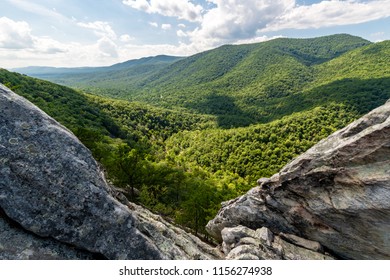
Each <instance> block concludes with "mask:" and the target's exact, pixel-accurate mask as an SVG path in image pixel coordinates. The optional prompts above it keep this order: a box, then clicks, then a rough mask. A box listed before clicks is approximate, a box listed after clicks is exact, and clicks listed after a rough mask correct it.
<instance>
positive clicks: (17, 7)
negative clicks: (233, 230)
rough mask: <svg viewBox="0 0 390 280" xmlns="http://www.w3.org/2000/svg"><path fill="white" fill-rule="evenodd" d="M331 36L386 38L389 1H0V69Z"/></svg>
mask: <svg viewBox="0 0 390 280" xmlns="http://www.w3.org/2000/svg"><path fill="white" fill-rule="evenodd" d="M335 33H349V34H353V35H357V36H361V37H363V38H365V39H368V40H370V41H373V42H376V41H382V40H388V39H390V0H327V1H324V0H1V10H0V67H2V68H14V67H24V66H31V65H34V66H37V65H39V66H67V67H74V66H98V65H111V64H114V63H117V62H122V61H126V60H129V59H135V58H140V57H145V56H153V55H158V54H168V55H178V56H187V55H191V54H194V53H197V52H201V51H204V50H207V49H211V48H215V47H218V46H220V45H223V44H240V43H252V42H260V41H265V40H269V39H272V38H276V37H292V38H308V37H317V36H323V35H329V34H335Z"/></svg>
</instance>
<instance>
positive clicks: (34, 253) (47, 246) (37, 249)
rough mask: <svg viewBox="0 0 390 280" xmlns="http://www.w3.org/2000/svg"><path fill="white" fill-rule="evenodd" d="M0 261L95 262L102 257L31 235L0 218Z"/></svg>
mask: <svg viewBox="0 0 390 280" xmlns="http://www.w3.org/2000/svg"><path fill="white" fill-rule="evenodd" d="M0 241H1V242H0V260H15V259H17V260H78V259H80V260H86V259H89V260H93V259H96V258H99V257H100V256H98V255H96V254H92V253H89V252H85V251H81V250H78V249H77V248H74V247H72V246H69V245H66V244H62V243H60V242H58V241H56V240H53V239H51V238H42V237H39V236H36V235H34V234H31V233H30V232H27V231H25V230H23V229H21V228H20V227H18V226H15V225H12V224H10V223H8V221H7V220H5V219H3V218H2V217H0Z"/></svg>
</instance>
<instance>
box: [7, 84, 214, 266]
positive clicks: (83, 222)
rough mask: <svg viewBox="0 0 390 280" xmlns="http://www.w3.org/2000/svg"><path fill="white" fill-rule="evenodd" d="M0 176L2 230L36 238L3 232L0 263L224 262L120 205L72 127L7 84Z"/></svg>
mask: <svg viewBox="0 0 390 280" xmlns="http://www.w3.org/2000/svg"><path fill="white" fill-rule="evenodd" d="M0 178H1V179H0V212H1V213H2V215H0V227H2V228H3V229H6V232H9V233H10V232H11V231H14V232H18V234H19V235H18V236H20V238H21V239H23V238H22V237H23V236H26V235H30V237H29V238H31V240H33V241H31V242H28V241H26V242H25V243H26V246H25V248H24V249H23V244H24V243H23V242H20V240H19V241H18V238H17V236H16V235H15V236H14V237H15V238H13V239H12V238H11V237H12V234H11V235H10V234H6V233H4V232H3V233H1V234H0V238H4V239H3V241H1V242H0V244H1V246H2V247H1V250H0V258H7V259H10V258H11V259H18V258H27V259H28V258H35V259H39V258H44V259H49V258H64V259H65V258H77V257H76V256H78V258H94V257H96V256H100V257H101V258H108V259H183V258H186V259H191V258H200V259H208V258H218V257H220V255H219V254H218V252H217V251H216V250H214V249H212V248H211V247H209V246H207V245H206V244H203V243H202V242H201V241H200V240H199V239H197V238H195V237H192V236H190V235H189V234H186V233H185V232H184V231H182V230H179V229H177V233H178V234H180V235H181V238H178V239H177V240H176V238H175V230H176V229H175V227H173V226H172V225H169V224H168V223H166V222H164V221H163V220H162V219H160V220H159V219H157V218H156V217H155V216H153V215H152V214H151V213H149V212H148V211H146V210H143V209H141V208H137V211H138V212H136V211H131V210H130V209H129V207H128V206H126V205H123V204H122V203H120V202H118V201H117V200H116V199H115V198H114V197H113V196H112V195H111V193H112V191H111V189H110V188H109V186H108V185H107V183H106V181H105V179H104V176H103V174H102V172H101V171H100V169H99V166H98V164H97V163H96V162H95V160H94V159H93V158H92V155H91V153H90V152H89V150H88V149H87V148H85V147H84V146H83V145H82V144H81V143H80V142H79V141H78V139H77V138H76V137H75V136H74V135H73V134H72V133H71V132H69V131H68V130H67V129H66V128H64V127H63V126H61V125H60V124H58V123H57V122H56V121H54V120H53V119H52V118H50V117H49V116H48V115H46V114H45V113H44V112H42V111H41V110H40V109H38V108H37V107H35V106H34V105H33V104H31V103H30V102H28V101H27V100H25V99H23V98H21V97H19V96H18V95H16V94H15V93H13V92H11V91H10V90H8V89H7V88H5V87H4V86H2V85H0ZM10 221H12V223H13V225H10ZM167 232H168V233H167ZM12 240H13V242H15V243H17V244H18V246H19V248H18V249H17V250H14V251H12V250H11V247H12V245H10V244H8V245H7V246H8V247H7V248H5V247H4V245H3V244H6V242H12ZM32 242H36V244H46V243H48V244H49V243H50V244H51V245H52V246H53V249H48V251H47V252H43V251H39V250H36V248H35V249H34V248H33V247H34V246H32ZM42 242H43V243H42ZM45 242H46V243H45ZM168 244H169V246H168ZM184 244H188V247H186V246H185V245H184ZM46 247H47V246H46ZM23 251H24V252H27V255H26V254H24V255H23V253H22V252H23ZM49 251H52V252H53V253H52V255H50V254H49V253H48V252H49ZM65 251H66V252H65ZM61 252H62V253H61ZM80 252H83V253H80Z"/></svg>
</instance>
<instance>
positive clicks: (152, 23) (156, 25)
mask: <svg viewBox="0 0 390 280" xmlns="http://www.w3.org/2000/svg"><path fill="white" fill-rule="evenodd" d="M149 25H150V26H153V27H158V23H157V22H149Z"/></svg>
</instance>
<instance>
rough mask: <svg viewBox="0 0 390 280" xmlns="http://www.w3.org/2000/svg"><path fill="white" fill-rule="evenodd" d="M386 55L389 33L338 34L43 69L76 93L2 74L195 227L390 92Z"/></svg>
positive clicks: (115, 175)
mask: <svg viewBox="0 0 390 280" xmlns="http://www.w3.org/2000/svg"><path fill="white" fill-rule="evenodd" d="M388 61H390V42H389V41H385V42H381V43H375V44H373V43H370V42H368V41H366V40H363V39H361V38H357V37H353V36H350V35H334V36H327V37H321V38H314V39H285V38H283V39H277V40H273V41H269V42H264V43H259V44H250V45H234V46H233V45H232V46H230V45H229V46H223V47H220V48H217V49H214V50H210V51H207V52H203V53H200V54H196V55H194V56H191V57H188V58H175V57H166V56H158V57H154V58H145V59H141V60H137V61H129V62H125V63H123V64H117V65H114V66H112V67H108V68H98V69H96V71H93V72H90V73H87V72H84V73H81V72H80V73H78V74H77V75H75V74H74V73H73V74H72V73H62V74H59V72H57V73H54V72H53V73H52V74H51V75H50V76H46V77H45V79H55V80H57V81H61V83H66V84H71V85H73V87H74V88H75V89H70V88H67V87H65V86H59V85H56V84H52V83H50V82H46V81H42V80H38V79H34V78H30V77H27V76H25V75H20V74H16V73H11V72H8V71H6V70H0V82H1V83H3V84H5V85H6V86H8V87H9V88H11V89H12V90H14V91H15V92H16V93H18V94H20V95H22V96H24V97H26V98H27V99H29V100H30V101H32V102H33V103H35V104H36V105H38V106H39V107H40V108H42V109H43V110H44V111H46V112H47V113H48V114H49V115H51V116H52V117H54V118H55V119H57V120H58V121H60V122H61V123H62V124H63V125H65V126H66V127H68V128H70V129H71V130H72V131H73V132H74V133H75V134H76V136H78V137H79V138H80V139H81V141H82V142H83V143H84V144H85V145H86V146H87V147H88V148H89V149H90V150H91V151H92V153H93V155H94V156H95V158H96V159H97V160H98V161H99V162H100V163H101V164H102V165H103V166H104V167H105V169H106V171H107V173H108V176H109V178H110V180H111V181H112V182H113V183H114V184H115V185H116V186H118V187H121V188H124V189H126V190H127V191H128V195H129V197H130V198H131V199H133V200H136V201H137V202H138V203H142V204H144V205H146V206H148V207H149V208H150V209H153V210H155V211H157V212H159V213H162V214H164V215H166V216H169V217H170V218H172V219H174V220H175V221H176V222H177V223H180V224H182V225H185V226H188V227H190V228H192V229H193V230H194V231H195V232H196V233H199V232H204V225H205V223H206V222H207V221H208V219H209V218H210V217H213V216H214V214H215V212H216V211H217V210H218V208H219V203H220V202H221V201H224V200H227V199H231V198H234V197H236V196H237V195H238V194H241V193H243V192H245V191H246V190H248V189H249V188H250V187H252V186H253V185H254V184H255V181H256V179H258V178H260V177H267V176H270V175H272V174H273V173H275V172H277V170H278V169H279V168H280V167H281V166H283V165H284V164H286V163H287V162H288V161H290V160H291V159H293V158H294V157H295V156H297V155H299V154H300V153H302V152H304V151H305V150H307V149H308V148H309V147H311V146H312V145H314V144H315V143H316V142H318V141H319V140H321V139H323V138H325V137H326V136H328V135H329V134H331V133H332V132H334V131H335V130H337V129H339V128H341V127H343V126H345V125H346V124H348V123H349V122H351V121H352V120H355V119H356V118H357V117H359V116H360V115H362V114H364V113H366V112H368V111H370V110H371V109H373V108H375V107H377V106H379V105H381V104H383V103H384V102H385V101H386V100H387V99H389V98H390V67H389V64H388ZM108 69H110V70H109V71H108ZM90 70H91V69H89V68H88V69H87V70H85V69H80V71H90ZM56 71H57V70H56ZM41 74H42V73H41ZM36 75H38V74H37V73H36ZM80 89H82V90H80ZM83 92H84V93H83ZM85 92H88V93H89V94H86V93H85ZM111 98H115V99H111ZM120 99H122V100H120ZM129 101H130V102H129ZM194 217H196V219H194Z"/></svg>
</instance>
